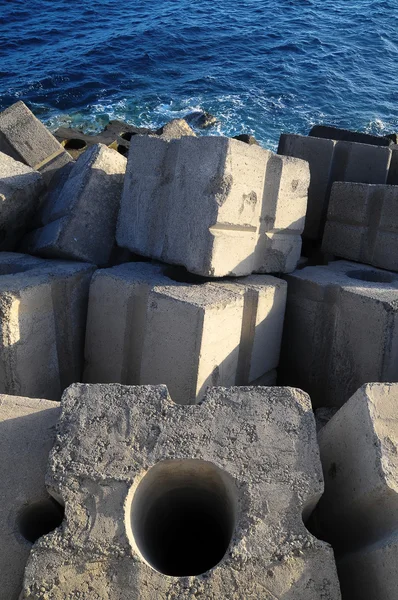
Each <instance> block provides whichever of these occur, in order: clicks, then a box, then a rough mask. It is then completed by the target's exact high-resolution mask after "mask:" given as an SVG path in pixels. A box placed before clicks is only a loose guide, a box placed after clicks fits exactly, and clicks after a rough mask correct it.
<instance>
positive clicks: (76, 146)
mask: <svg viewBox="0 0 398 600" xmlns="http://www.w3.org/2000/svg"><path fill="white" fill-rule="evenodd" d="M86 146H87V144H86V142H85V141H84V140H79V139H78V138H71V139H70V140H67V141H66V142H65V144H64V148H65V150H83V148H85V147H86Z"/></svg>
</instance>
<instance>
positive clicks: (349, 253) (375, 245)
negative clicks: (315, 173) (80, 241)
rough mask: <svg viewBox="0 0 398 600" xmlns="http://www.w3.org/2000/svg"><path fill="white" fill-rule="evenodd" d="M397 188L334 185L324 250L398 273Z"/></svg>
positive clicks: (350, 184)
mask: <svg viewBox="0 0 398 600" xmlns="http://www.w3.org/2000/svg"><path fill="white" fill-rule="evenodd" d="M397 248H398V186H393V185H370V184H365V183H338V182H336V183H334V184H333V187H332V193H331V195H330V201H329V210H328V216H327V221H326V226H325V233H324V236H323V242H322V249H323V251H324V252H331V253H332V254H335V255H336V256H341V257H343V258H348V259H349V260H355V261H358V262H362V263H365V264H368V265H374V266H375V267H381V268H382V269H389V270H392V271H398V253H397Z"/></svg>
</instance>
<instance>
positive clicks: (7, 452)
mask: <svg viewBox="0 0 398 600" xmlns="http://www.w3.org/2000/svg"><path fill="white" fill-rule="evenodd" d="M60 414H61V408H60V405H59V403H58V402H50V401H48V400H37V399H32V398H20V397H18V396H3V395H0V456H1V460H0V479H1V486H0V598H2V600H18V597H19V594H20V592H21V589H22V579H23V574H24V570H25V565H26V561H27V559H28V556H29V552H30V549H31V547H32V542H31V541H29V539H27V538H26V536H28V537H31V536H30V535H29V534H30V533H32V528H34V526H35V523H31V522H30V527H29V521H28V523H27V524H25V523H24V520H25V519H26V518H28V519H29V518H32V519H33V520H36V519H37V515H38V511H39V509H40V507H41V506H43V507H44V508H46V507H47V505H48V503H50V504H51V501H50V500H49V495H48V492H47V490H46V487H45V483H44V478H45V473H46V468H47V463H48V455H49V453H50V450H51V448H52V446H53V443H54V440H55V423H56V421H57V419H58V417H59V416H60ZM35 509H36V514H35V512H34V511H35ZM29 511H33V512H32V513H31V517H29Z"/></svg>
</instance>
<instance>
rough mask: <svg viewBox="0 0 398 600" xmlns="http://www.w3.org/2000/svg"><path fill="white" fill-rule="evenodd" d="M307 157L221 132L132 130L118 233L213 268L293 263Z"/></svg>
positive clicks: (137, 248)
mask: <svg viewBox="0 0 398 600" xmlns="http://www.w3.org/2000/svg"><path fill="white" fill-rule="evenodd" d="M308 185H309V171H308V165H307V163H305V162H304V161H301V160H297V159H293V158H288V157H282V156H277V155H274V154H272V153H271V152H269V151H267V150H264V149H263V148H260V147H259V146H255V145H252V146H250V145H248V144H245V143H243V142H239V141H237V140H233V139H228V138H223V137H210V136H209V137H201V138H195V137H183V138H181V139H180V140H172V141H170V142H166V141H163V140H160V139H156V138H153V137H141V136H140V137H138V136H135V137H134V138H133V139H132V140H131V145H130V154H129V161H128V166H127V172H126V179H125V185H124V190H123V195H122V202H121V209H120V214H119V221H118V227H117V238H116V239H117V243H118V245H119V246H121V247H125V248H128V249H129V250H131V251H132V252H136V253H138V254H142V255H144V256H150V257H153V258H157V259H160V260H163V261H164V262H167V263H172V264H178V265H183V266H185V267H186V268H187V269H188V271H190V272H192V273H196V274H199V275H202V276H206V277H222V276H226V275H235V276H236V275H248V274H250V273H252V272H259V273H268V272H290V271H292V270H294V269H295V267H296V264H297V261H298V260H299V257H300V249H301V238H300V234H301V232H302V229H303V225H304V218H305V212H306V206H307V190H308Z"/></svg>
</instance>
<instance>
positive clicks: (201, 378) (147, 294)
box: [84, 263, 287, 404]
mask: <svg viewBox="0 0 398 600" xmlns="http://www.w3.org/2000/svg"><path fill="white" fill-rule="evenodd" d="M286 288H287V285H286V283H285V282H284V281H282V280H281V279H277V278H275V277H272V276H270V275H251V276H248V277H244V278H240V279H238V280H236V279H229V280H228V279H227V280H221V281H220V280H218V281H208V280H207V281H206V280H205V279H203V280H201V278H199V277H196V278H195V277H194V276H192V275H190V274H189V273H185V274H184V270H183V269H181V268H178V267H168V266H165V265H153V264H149V263H129V264H124V265H121V266H118V267H114V268H112V269H103V270H98V271H97V272H96V273H95V274H94V277H93V279H92V282H91V286H90V299H89V309H88V317H87V334H86V352H85V358H86V367H85V372H84V381H85V382H87V383H110V382H114V383H123V384H129V385H140V384H148V383H151V384H158V383H165V384H167V386H168V389H169V391H170V394H171V395H172V397H173V399H174V401H175V402H178V403H180V404H191V403H194V402H197V401H199V400H201V399H202V398H203V396H204V394H205V391H206V388H207V386H209V385H223V386H229V385H235V384H237V385H248V384H250V383H252V382H256V381H257V380H259V379H260V378H262V381H273V379H272V377H273V376H274V369H276V368H277V366H278V362H279V352H280V345H281V338H282V328H283V319H284V314H285V304H286ZM270 377H271V379H269V378H270Z"/></svg>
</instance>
